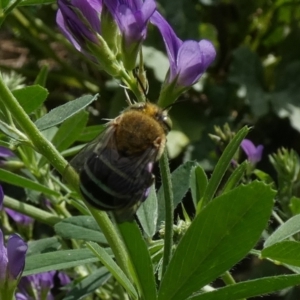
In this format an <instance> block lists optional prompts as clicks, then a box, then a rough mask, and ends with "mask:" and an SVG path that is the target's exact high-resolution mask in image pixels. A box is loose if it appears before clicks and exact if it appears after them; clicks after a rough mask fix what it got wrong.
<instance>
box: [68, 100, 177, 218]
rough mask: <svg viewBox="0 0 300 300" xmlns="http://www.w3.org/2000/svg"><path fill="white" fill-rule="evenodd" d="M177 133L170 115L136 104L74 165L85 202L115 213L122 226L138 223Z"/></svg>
mask: <svg viewBox="0 0 300 300" xmlns="http://www.w3.org/2000/svg"><path fill="white" fill-rule="evenodd" d="M171 127H172V122H171V119H170V118H169V116H168V111H167V110H166V109H161V108H159V107H158V106H157V105H155V104H152V103H150V102H142V103H133V104H132V103H130V105H129V107H127V108H126V109H125V110H124V111H122V112H121V114H120V115H119V116H118V117H116V118H115V119H113V120H110V121H109V122H108V123H107V124H106V128H105V130H104V131H103V132H102V133H101V134H100V135H99V136H98V137H97V138H96V139H95V140H94V141H92V142H91V143H90V144H88V145H87V146H86V147H85V148H84V149H83V150H82V151H81V152H80V153H79V154H78V155H77V156H76V157H75V158H74V159H73V160H72V161H71V165H72V166H73V167H74V168H75V169H76V170H77V171H78V173H79V178H80V190H81V193H82V195H83V197H84V199H85V200H86V201H87V202H88V203H89V204H91V205H92V206H94V207H96V208H98V209H101V210H105V211H114V212H115V216H116V219H117V221H118V222H123V221H127V220H130V219H132V218H133V216H134V214H135V212H136V210H137V209H138V207H139V206H140V204H141V203H142V202H143V201H145V200H146V198H147V197H148V195H149V191H150V186H151V185H152V184H153V182H154V175H153V174H152V169H153V165H154V163H155V162H156V161H157V160H158V159H159V158H160V157H161V155H162V153H163V151H164V148H165V144H166V136H167V134H168V132H169V131H170V130H171Z"/></svg>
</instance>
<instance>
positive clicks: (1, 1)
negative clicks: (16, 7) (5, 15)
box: [0, 0, 10, 10]
mask: <svg viewBox="0 0 300 300" xmlns="http://www.w3.org/2000/svg"><path fill="white" fill-rule="evenodd" d="M9 2H10V0H0V9H1V10H4V9H5V8H6V7H7V5H8V3H9Z"/></svg>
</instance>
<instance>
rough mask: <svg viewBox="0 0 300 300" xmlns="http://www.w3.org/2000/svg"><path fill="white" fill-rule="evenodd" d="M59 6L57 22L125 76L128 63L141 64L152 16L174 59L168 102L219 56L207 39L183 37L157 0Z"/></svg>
mask: <svg viewBox="0 0 300 300" xmlns="http://www.w3.org/2000/svg"><path fill="white" fill-rule="evenodd" d="M58 6H59V11H58V13H57V23H58V25H59V27H60V29H61V31H62V32H63V34H64V35H65V36H66V37H67V38H68V39H69V41H70V42H71V43H72V44H73V45H74V46H75V47H76V49H77V50H79V51H81V52H82V53H84V54H85V55H87V56H88V57H90V58H92V59H93V60H94V61H95V62H97V63H98V64H99V65H100V66H101V67H102V68H103V69H104V70H105V71H106V72H108V73H109V74H111V75H112V76H115V77H117V78H121V79H122V74H124V72H123V71H124V68H125V72H126V71H132V70H133V69H134V68H135V66H136V60H137V56H138V53H139V51H140V49H141V45H142V43H143V41H144V40H145V38H146V35H147V27H148V24H149V22H151V23H152V24H153V25H154V26H156V27H157V28H158V29H159V31H160V33H161V35H162V38H163V40H164V43H165V46H166V49H167V53H168V58H169V63H170V69H169V72H168V74H167V76H166V78H165V82H164V84H163V87H162V93H161V97H164V98H167V97H168V98H169V100H167V102H169V103H167V104H170V103H171V102H173V101H174V100H176V98H177V97H178V96H179V95H180V94H181V93H182V92H183V91H185V90H186V89H188V88H189V87H190V86H192V85H193V84H195V83H196V82H197V81H198V80H199V78H200V76H201V75H202V74H203V73H204V72H205V70H206V69H207V68H208V66H209V65H210V64H211V63H212V62H213V60H214V59H215V56H216V51H215V49H214V47H213V45H212V43H211V42H209V41H207V40H201V41H199V42H197V41H192V40H189V41H182V40H180V39H179V38H178V37H177V36H176V34H175V32H174V31H173V29H172V27H171V26H170V25H169V24H168V22H167V21H166V20H165V19H164V18H163V16H162V15H161V14H160V13H159V12H158V11H157V10H156V3H155V1H154V0H145V1H143V0H102V1H101V0H81V1H77V0H58ZM125 81H126V80H125ZM164 102H166V101H164Z"/></svg>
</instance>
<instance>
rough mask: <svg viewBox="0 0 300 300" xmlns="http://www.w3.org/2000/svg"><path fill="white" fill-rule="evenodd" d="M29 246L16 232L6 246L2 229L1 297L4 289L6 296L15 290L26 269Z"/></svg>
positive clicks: (0, 236) (0, 243) (0, 246)
mask: <svg viewBox="0 0 300 300" xmlns="http://www.w3.org/2000/svg"><path fill="white" fill-rule="evenodd" d="M27 248H28V247H27V244H26V243H25V242H24V241H23V240H22V239H21V238H20V237H19V236H18V235H16V234H13V235H11V236H10V237H9V239H8V242H7V248H6V247H5V246H4V241H3V233H2V231H1V230H0V298H1V295H2V294H1V292H3V291H4V292H5V296H8V295H10V294H12V293H13V292H14V290H15V288H16V285H17V283H18V280H19V278H20V276H21V274H22V272H23V270H24V266H25V255H26V252H27ZM2 287H4V288H2ZM2 296H3V295H2ZM1 299H2V298H1ZM3 299H11V298H9V296H8V298H3Z"/></svg>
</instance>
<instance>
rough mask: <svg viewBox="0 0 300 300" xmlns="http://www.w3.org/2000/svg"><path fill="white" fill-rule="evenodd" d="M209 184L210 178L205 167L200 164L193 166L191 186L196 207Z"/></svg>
mask: <svg viewBox="0 0 300 300" xmlns="http://www.w3.org/2000/svg"><path fill="white" fill-rule="evenodd" d="M207 184H208V179H207V176H206V173H205V171H204V170H203V168H202V167H201V166H200V165H197V166H195V167H193V168H192V171H191V181H190V187H191V193H192V198H193V202H194V205H195V207H197V203H198V202H199V201H200V199H201V198H202V195H203V194H204V191H205V189H206V187H207Z"/></svg>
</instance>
